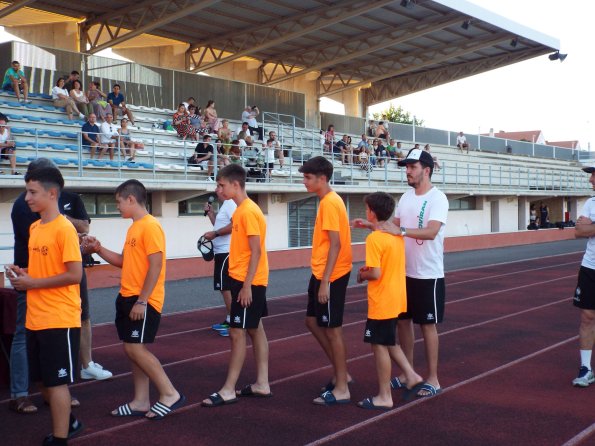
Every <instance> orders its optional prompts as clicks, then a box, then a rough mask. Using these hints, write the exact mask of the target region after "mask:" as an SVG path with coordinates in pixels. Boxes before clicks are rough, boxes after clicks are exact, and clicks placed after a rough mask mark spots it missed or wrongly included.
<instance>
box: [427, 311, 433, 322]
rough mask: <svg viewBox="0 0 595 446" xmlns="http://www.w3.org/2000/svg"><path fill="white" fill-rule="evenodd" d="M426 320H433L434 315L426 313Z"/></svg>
mask: <svg viewBox="0 0 595 446" xmlns="http://www.w3.org/2000/svg"><path fill="white" fill-rule="evenodd" d="M426 320H428V321H433V320H434V315H433V314H432V313H428V315H427V316H426Z"/></svg>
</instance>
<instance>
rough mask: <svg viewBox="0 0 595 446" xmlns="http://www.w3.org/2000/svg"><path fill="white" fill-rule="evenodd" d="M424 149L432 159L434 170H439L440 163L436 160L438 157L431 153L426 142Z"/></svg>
mask: <svg viewBox="0 0 595 446" xmlns="http://www.w3.org/2000/svg"><path fill="white" fill-rule="evenodd" d="M424 150H425V151H426V152H428V153H429V154H430V155H431V156H432V159H433V160H434V170H440V163H439V162H438V157H436V156H434V155H432V152H431V151H430V145H429V144H426V145H425V146H424Z"/></svg>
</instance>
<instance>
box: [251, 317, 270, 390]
mask: <svg viewBox="0 0 595 446" xmlns="http://www.w3.org/2000/svg"><path fill="white" fill-rule="evenodd" d="M248 334H249V335H250V337H251V338H252V346H253V348H254V359H255V361H256V382H255V383H254V384H253V385H252V390H253V391H254V392H257V393H263V394H268V393H270V391H271V388H270V386H269V342H268V340H267V335H266V333H265V331H264V326H263V325H262V321H260V323H259V324H258V328H257V329H250V330H248Z"/></svg>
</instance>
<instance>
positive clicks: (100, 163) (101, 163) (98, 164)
mask: <svg viewBox="0 0 595 446" xmlns="http://www.w3.org/2000/svg"><path fill="white" fill-rule="evenodd" d="M89 164H91V165H92V166H95V167H105V166H106V163H105V161H100V160H89Z"/></svg>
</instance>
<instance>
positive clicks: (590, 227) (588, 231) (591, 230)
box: [574, 215, 595, 237]
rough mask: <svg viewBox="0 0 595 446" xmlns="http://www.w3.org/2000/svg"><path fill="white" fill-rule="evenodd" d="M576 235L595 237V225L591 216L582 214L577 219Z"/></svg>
mask: <svg viewBox="0 0 595 446" xmlns="http://www.w3.org/2000/svg"><path fill="white" fill-rule="evenodd" d="M574 236H575V237H593V236H595V225H594V224H593V222H592V221H591V219H590V218H589V217H585V216H584V215H581V216H580V217H579V218H578V219H577V220H576V226H575V227H574Z"/></svg>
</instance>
